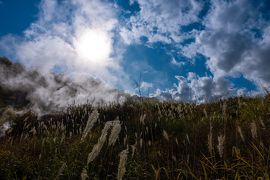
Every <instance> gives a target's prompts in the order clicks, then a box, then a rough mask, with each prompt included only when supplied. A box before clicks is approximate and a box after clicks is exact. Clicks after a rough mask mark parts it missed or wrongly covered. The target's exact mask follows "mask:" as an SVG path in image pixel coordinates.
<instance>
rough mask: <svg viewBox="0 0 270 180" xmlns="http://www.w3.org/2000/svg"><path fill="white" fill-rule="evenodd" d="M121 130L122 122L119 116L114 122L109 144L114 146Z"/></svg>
mask: <svg viewBox="0 0 270 180" xmlns="http://www.w3.org/2000/svg"><path fill="white" fill-rule="evenodd" d="M120 132H121V124H120V121H119V120H118V118H117V119H116V120H115V121H114V123H113V127H112V131H111V134H110V137H109V146H113V145H114V144H115V142H116V140H117V139H118V136H119V134H120Z"/></svg>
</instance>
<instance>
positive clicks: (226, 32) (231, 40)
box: [185, 0, 270, 86]
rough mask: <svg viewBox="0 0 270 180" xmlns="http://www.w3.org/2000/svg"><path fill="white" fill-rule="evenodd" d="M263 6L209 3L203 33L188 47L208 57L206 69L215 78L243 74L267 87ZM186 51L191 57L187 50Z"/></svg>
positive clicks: (266, 25)
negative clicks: (261, 8) (261, 9)
mask: <svg viewBox="0 0 270 180" xmlns="http://www.w3.org/2000/svg"><path fill="white" fill-rule="evenodd" d="M264 3H265V2H264V1H262V2H258V4H257V5H256V6H254V4H252V3H251V2H250V1H247V0H237V1H220V0H214V1H212V5H211V9H210V12H209V13H208V15H207V16H206V18H205V20H204V25H205V27H206V29H205V30H203V31H202V32H200V34H199V35H198V36H197V37H196V42H195V43H194V44H192V45H190V47H191V50H195V51H197V52H200V53H202V54H204V55H205V56H206V57H209V59H208V61H207V65H208V67H209V68H210V70H211V72H212V73H213V74H214V77H215V78H220V77H224V76H236V75H238V74H243V75H244V76H245V77H246V78H247V79H249V80H251V81H254V82H255V83H257V85H261V83H264V84H266V85H268V86H269V83H270V76H269V70H268V69H267V68H265V67H268V66H269V65H270V64H269V61H268V60H267V57H269V53H268V52H269V50H270V49H269V35H270V34H269V23H268V20H267V19H264V18H262V17H263V14H262V12H261V11H260V7H262V6H264ZM260 34H261V35H260ZM194 46H195V47H199V48H198V49H195V48H193V47H194ZM185 48H186V52H187V54H189V55H190V54H192V53H191V52H189V50H190V49H189V50H187V49H188V48H189V47H185ZM194 54H195V53H194V52H193V55H194Z"/></svg>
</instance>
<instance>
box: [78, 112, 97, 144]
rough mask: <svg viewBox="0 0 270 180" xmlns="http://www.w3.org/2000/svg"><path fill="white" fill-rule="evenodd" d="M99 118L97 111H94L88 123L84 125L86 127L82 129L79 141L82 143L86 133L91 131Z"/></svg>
mask: <svg viewBox="0 0 270 180" xmlns="http://www.w3.org/2000/svg"><path fill="white" fill-rule="evenodd" d="M98 117H99V113H98V111H97V110H96V109H95V110H94V111H93V112H92V113H91V114H90V116H89V118H88V121H87V123H86V126H85V128H84V131H83V134H82V138H81V141H83V140H84V139H85V138H86V137H87V135H88V133H89V132H90V131H91V129H92V128H93V126H94V124H95V123H96V122H97V120H98Z"/></svg>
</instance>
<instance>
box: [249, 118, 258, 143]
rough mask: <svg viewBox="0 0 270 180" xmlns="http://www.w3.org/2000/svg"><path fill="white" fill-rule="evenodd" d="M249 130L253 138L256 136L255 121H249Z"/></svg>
mask: <svg viewBox="0 0 270 180" xmlns="http://www.w3.org/2000/svg"><path fill="white" fill-rule="evenodd" d="M250 130H251V135H252V138H253V139H255V138H257V126H256V123H255V122H252V123H250Z"/></svg>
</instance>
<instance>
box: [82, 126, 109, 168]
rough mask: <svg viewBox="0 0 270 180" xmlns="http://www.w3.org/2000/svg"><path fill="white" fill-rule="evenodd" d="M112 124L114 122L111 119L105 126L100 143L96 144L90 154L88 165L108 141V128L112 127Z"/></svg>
mask: <svg viewBox="0 0 270 180" xmlns="http://www.w3.org/2000/svg"><path fill="white" fill-rule="evenodd" d="M111 124H112V123H111V121H108V122H106V124H105V126H104V128H103V129H102V132H101V136H100V137H99V139H98V143H97V144H95V145H94V147H93V149H92V151H91V152H90V153H89V155H88V159H87V165H88V164H89V163H90V162H92V161H93V160H94V159H95V158H96V157H97V156H98V154H99V153H100V151H101V149H102V147H103V145H104V143H105V141H106V138H107V134H108V130H109V129H110V127H111Z"/></svg>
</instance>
